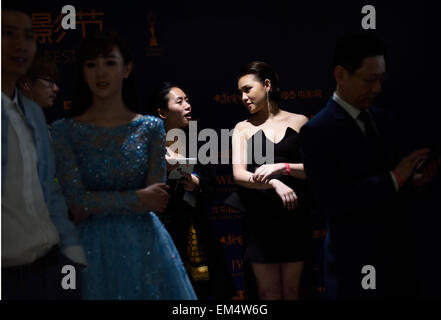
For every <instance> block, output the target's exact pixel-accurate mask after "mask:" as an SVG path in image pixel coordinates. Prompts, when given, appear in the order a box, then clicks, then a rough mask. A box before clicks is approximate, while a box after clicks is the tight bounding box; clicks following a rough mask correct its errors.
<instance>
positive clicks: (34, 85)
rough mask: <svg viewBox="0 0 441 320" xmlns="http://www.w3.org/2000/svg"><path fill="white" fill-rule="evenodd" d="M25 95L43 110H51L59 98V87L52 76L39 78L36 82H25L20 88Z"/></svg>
mask: <svg viewBox="0 0 441 320" xmlns="http://www.w3.org/2000/svg"><path fill="white" fill-rule="evenodd" d="M20 87H21V88H22V90H23V93H24V94H25V95H26V96H27V97H28V98H30V99H32V100H33V101H35V102H36V103H38V104H39V105H40V106H41V107H43V108H50V107H52V106H53V105H54V101H55V99H56V98H57V94H58V91H59V90H60V89H59V88H58V85H57V84H56V83H55V81H54V79H53V78H52V77H50V76H39V77H37V78H36V79H35V80H34V81H30V80H27V81H24V82H23V84H21V86H20Z"/></svg>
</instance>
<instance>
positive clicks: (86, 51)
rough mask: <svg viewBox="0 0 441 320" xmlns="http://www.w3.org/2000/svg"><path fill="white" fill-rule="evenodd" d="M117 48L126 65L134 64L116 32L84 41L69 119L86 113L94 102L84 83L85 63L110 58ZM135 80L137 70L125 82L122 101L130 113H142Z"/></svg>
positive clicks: (77, 66) (80, 50)
mask: <svg viewBox="0 0 441 320" xmlns="http://www.w3.org/2000/svg"><path fill="white" fill-rule="evenodd" d="M115 47H116V48H118V50H119V51H120V52H121V56H122V58H123V61H124V65H128V64H129V63H130V62H132V58H131V56H130V52H129V49H128V47H127V45H126V44H125V42H124V41H123V39H122V38H121V37H120V36H119V35H118V34H117V33H115V32H106V31H105V32H98V33H96V34H94V35H92V36H90V37H87V38H86V39H84V40H83V42H82V43H81V45H80V48H79V49H78V51H77V63H76V72H75V85H74V96H73V99H72V107H71V108H70V110H69V112H68V113H67V116H68V117H75V116H77V115H80V114H82V113H84V112H85V111H86V110H87V109H88V108H89V107H90V106H91V105H92V102H93V101H92V92H91V91H90V88H89V87H88V85H87V83H86V82H85V81H84V74H83V66H84V63H85V62H86V61H87V60H90V59H96V58H98V57H99V56H103V57H106V56H108V55H109V54H110V52H111V51H112V50H113V48H115ZM135 79H136V77H135V70H134V68H132V71H131V73H130V75H129V77H128V78H127V79H124V81H123V87H122V100H123V102H124V103H125V104H126V106H127V107H128V109H129V110H130V111H132V112H135V113H140V109H139V106H138V95H137V91H136V80H135Z"/></svg>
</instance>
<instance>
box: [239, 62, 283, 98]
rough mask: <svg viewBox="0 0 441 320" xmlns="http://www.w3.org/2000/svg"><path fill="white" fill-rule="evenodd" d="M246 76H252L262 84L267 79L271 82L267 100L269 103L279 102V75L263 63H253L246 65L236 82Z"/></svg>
mask: <svg viewBox="0 0 441 320" xmlns="http://www.w3.org/2000/svg"><path fill="white" fill-rule="evenodd" d="M248 74H254V75H255V76H256V78H257V79H258V80H259V82H261V83H262V84H263V82H264V81H265V80H266V79H268V80H269V81H271V89H270V90H269V93H268V98H269V100H271V101H275V102H277V103H278V102H280V100H281V96H280V84H279V83H280V80H279V75H278V74H277V73H276V72H275V71H274V70H273V69H272V68H271V67H270V66H269V65H268V64H267V63H265V62H262V61H253V62H250V63H249V64H247V65H246V66H245V67H244V68H243V69H242V70H241V71H240V73H239V75H238V76H237V80H238V81H239V79H240V78H242V77H243V76H246V75H248Z"/></svg>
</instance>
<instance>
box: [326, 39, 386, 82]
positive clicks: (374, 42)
mask: <svg viewBox="0 0 441 320" xmlns="http://www.w3.org/2000/svg"><path fill="white" fill-rule="evenodd" d="M375 56H384V58H385V59H387V48H386V45H385V43H384V42H383V41H382V40H380V39H379V38H378V37H377V36H376V35H375V34H374V33H372V32H368V31H365V32H358V33H353V34H349V35H345V36H343V37H340V38H339V39H338V40H337V43H336V46H335V51H334V58H333V61H332V63H333V68H334V69H335V67H336V66H338V65H341V66H342V67H344V68H345V69H346V70H347V71H348V72H349V73H350V74H353V73H354V72H355V70H357V69H358V68H360V67H361V66H362V64H363V60H364V59H365V58H369V57H375Z"/></svg>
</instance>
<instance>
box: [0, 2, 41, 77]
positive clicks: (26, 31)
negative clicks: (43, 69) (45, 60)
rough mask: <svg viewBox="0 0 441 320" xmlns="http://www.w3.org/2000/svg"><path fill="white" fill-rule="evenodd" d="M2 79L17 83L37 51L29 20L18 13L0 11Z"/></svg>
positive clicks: (21, 13)
mask: <svg viewBox="0 0 441 320" xmlns="http://www.w3.org/2000/svg"><path fill="white" fill-rule="evenodd" d="M1 42H2V78H3V81H4V80H6V81H17V80H18V79H19V78H21V77H22V76H24V75H25V74H26V72H27V70H28V69H29V67H30V66H31V64H32V60H33V58H34V55H35V51H36V49H37V45H36V42H35V38H34V31H33V29H32V21H31V18H30V17H29V16H28V15H27V14H25V13H23V12H19V11H10V10H2V40H1Z"/></svg>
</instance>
